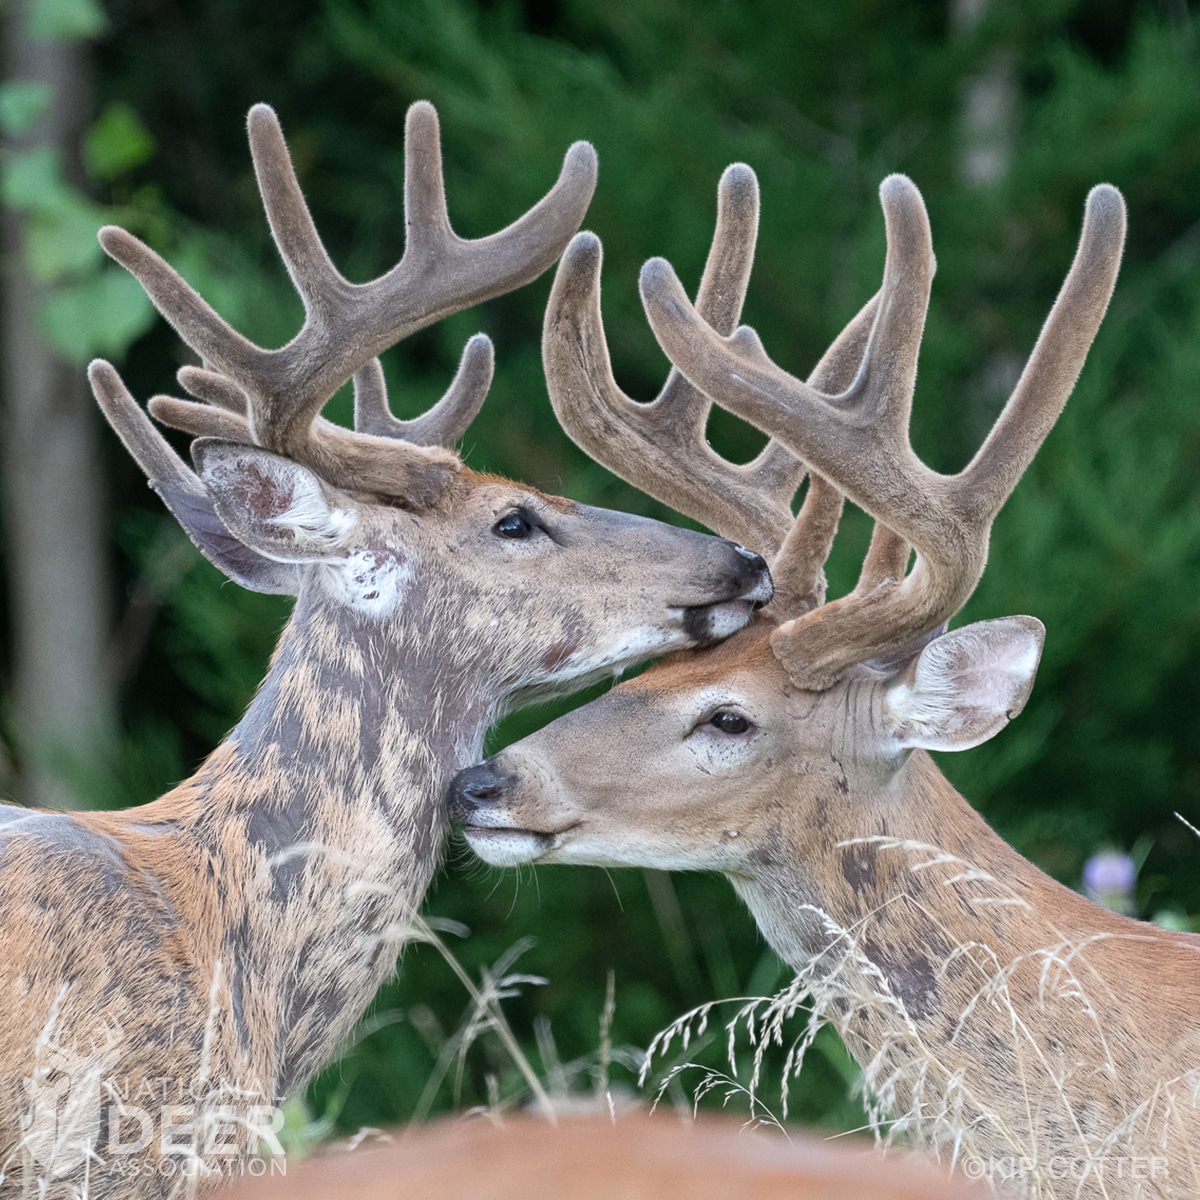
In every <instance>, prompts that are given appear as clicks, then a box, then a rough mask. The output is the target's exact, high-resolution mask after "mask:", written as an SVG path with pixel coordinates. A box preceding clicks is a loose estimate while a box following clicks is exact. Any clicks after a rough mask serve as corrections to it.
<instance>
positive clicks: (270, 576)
mask: <svg viewBox="0 0 1200 1200" xmlns="http://www.w3.org/2000/svg"><path fill="white" fill-rule="evenodd" d="M88 382H89V383H90V384H91V386H92V394H93V395H94V396H95V397H96V402H97V403H98V404H99V405H100V408H101V411H102V412H103V413H104V415H105V417H106V418H107V419H108V423H109V424H110V425H111V426H112V427H113V430H114V432H115V433H116V435H117V436H118V437H119V438H120V439H121V442H122V443H123V444H124V446H125V448H126V450H128V451H129V453H130V455H132V457H133V459H134V461H135V462H136V463H137V464H138V466H139V467H141V468H142V471H143V472H144V473H145V475H146V478H147V480H148V481H149V483H150V486H151V487H152V488H153V489H154V490H155V491H156V492H157V493H158V494H159V496H161V497H162V501H163V503H164V504H165V505H166V506H167V508H169V509H170V510H171V512H172V513H174V514H175V517H176V519H177V520H178V521H179V523H180V525H181V526H183V528H184V530H185V531H186V532H187V534H188V536H189V537H190V538H191V539H192V541H193V542H195V544H196V545H197V547H199V549H200V550H201V552H202V553H203V554H204V556H205V558H207V559H208V560H209V561H210V562H213V563H214V564H216V566H217V567H218V568H219V569H220V570H221V571H223V572H224V573H225V574H226V575H228V576H230V577H231V578H233V579H237V580H239V581H241V582H242V583H244V584H245V585H246V586H247V587H249V588H251V589H252V590H254V591H259V592H268V593H272V594H276V595H295V594H296V592H297V590H298V587H299V579H298V577H297V574H296V571H295V567H294V566H293V565H292V564H287V563H276V562H272V561H270V560H269V559H265V558H261V557H259V556H258V555H256V554H255V553H254V552H253V551H251V550H250V549H248V548H247V547H246V546H243V545H242V544H241V543H240V542H238V541H237V540H236V539H235V538H233V537H231V536H230V535H229V533H228V532H226V531H225V528H224V526H223V525H222V524H221V522H220V520H219V519H218V517H217V514H216V511H215V509H214V507H213V502H212V499H211V498H210V497H209V494H208V491H207V490H206V488H205V487H204V484H203V483H201V481H200V479H199V478H198V477H197V475H196V473H195V472H194V471H193V470H192V469H191V467H189V466H188V465H187V464H186V463H185V462H184V461H183V459H181V458H180V457H179V455H178V454H176V453H175V451H174V450H173V449H172V448H171V446H170V445H169V444H168V442H167V440H166V438H164V437H163V435H162V434H161V433H159V431H158V430H157V429H156V428H155V427H154V424H153V422H152V421H151V420H150V418H149V417H148V416H146V414H145V412H143V411H142V409H141V407H140V406H139V405H138V402H137V401H136V400H135V399H134V398H133V396H132V395H130V393H129V390H128V388H126V387H125V384H124V383H123V382H122V380H121V377H120V375H118V374H117V372H116V370H115V368H114V367H113V366H112V365H111V364H110V363H107V362H105V361H104V360H103V359H99V358H98V359H96V360H95V361H93V362H92V363H91V365H90V366H89V367H88ZM180 403H184V402H183V401H180ZM197 407H203V406H202V405H197Z"/></svg>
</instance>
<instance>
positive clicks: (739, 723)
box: [708, 708, 750, 737]
mask: <svg viewBox="0 0 1200 1200" xmlns="http://www.w3.org/2000/svg"><path fill="white" fill-rule="evenodd" d="M708 723H709V724H710V725H713V726H715V727H716V728H717V729H719V730H720V731H721V732H722V733H727V734H729V735H730V736H731V737H736V736H737V735H738V734H740V733H745V732H746V731H747V730H748V729H749V728H750V722H749V721H748V720H747V719H746V718H745V717H743V716H742V714H741V713H737V712H731V711H730V710H729V709H727V708H723V709H721V710H720V711H719V712H715V713H713V715H712V717H711V718H710V719H709V722H708Z"/></svg>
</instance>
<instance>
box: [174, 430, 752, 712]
mask: <svg viewBox="0 0 1200 1200" xmlns="http://www.w3.org/2000/svg"><path fill="white" fill-rule="evenodd" d="M195 457H196V464H197V471H198V476H199V479H200V481H201V482H202V483H203V485H204V487H205V488H206V490H207V492H208V495H209V497H210V498H211V500H212V503H213V507H214V510H215V513H216V516H217V517H219V519H220V525H221V527H222V529H223V530H224V531H225V533H224V544H223V547H222V549H223V552H224V554H225V557H226V558H227V559H228V558H230V557H234V556H235V555H234V554H232V553H231V543H233V542H234V541H235V540H236V543H237V544H238V545H239V547H240V549H239V550H238V551H237V554H236V557H239V558H240V559H241V560H242V561H243V562H245V561H247V560H251V559H261V560H263V562H264V564H269V566H270V567H272V568H278V569H280V570H284V571H291V572H293V573H294V578H295V581H296V588H297V590H300V591H303V592H304V593H305V599H306V604H307V605H308V606H317V607H319V608H322V609H326V610H330V611H331V612H332V613H333V614H334V619H335V620H338V619H339V618H338V617H337V614H338V613H339V612H341V613H342V616H343V618H344V620H345V621H347V622H351V623H353V624H354V625H355V626H356V630H357V636H358V637H359V638H363V637H368V638H369V637H371V636H372V634H371V630H372V629H374V630H375V633H374V635H373V636H374V637H375V638H376V639H378V640H380V641H382V642H387V641H388V640H395V641H406V642H408V643H410V644H411V643H413V642H419V643H421V644H423V645H424V646H425V647H426V650H427V652H428V653H434V652H435V651H436V650H438V649H439V648H443V647H444V649H443V650H442V652H443V653H444V654H445V656H446V661H447V662H452V663H453V669H454V672H455V673H456V674H461V675H464V676H466V677H476V676H483V677H485V678H486V679H487V680H488V681H489V683H490V685H491V687H492V688H494V689H495V691H496V692H497V693H498V694H499V695H509V694H512V693H518V692H519V693H522V694H523V695H524V694H525V693H527V692H529V693H538V694H542V693H544V692H545V691H547V690H549V691H553V690H555V689H556V688H558V687H564V686H568V685H570V686H575V685H577V684H578V683H579V682H581V681H586V680H588V679H591V678H601V677H604V676H605V675H611V674H612V673H614V672H616V671H620V670H621V669H622V668H624V667H626V666H629V665H630V664H632V663H635V662H639V661H641V660H642V659H644V658H646V657H648V656H650V655H653V654H658V653H661V652H663V651H664V650H670V649H675V648H678V647H681V646H689V645H696V644H700V643H704V642H709V641H713V640H716V639H717V638H721V637H725V636H728V635H729V634H730V633H732V632H734V631H735V630H737V629H739V628H741V627H742V626H743V625H744V624H745V623H746V622H747V621H748V620H749V619H750V615H751V613H752V611H753V609H754V608H755V607H756V606H758V605H759V604H762V603H765V602H766V601H767V600H769V599H770V595H771V585H770V581H769V577H768V575H767V568H766V564H765V563H764V562H763V560H762V559H761V558H759V557H758V556H757V555H753V554H750V553H749V552H748V551H746V550H743V549H741V548H740V547H737V546H735V545H733V544H732V543H731V542H727V541H724V540H722V539H719V538H712V537H707V536H705V535H703V534H698V533H693V532H691V531H690V530H685V529H676V528H674V527H672V526H669V525H663V524H662V523H660V522H658V521H651V520H647V519H645V518H642V517H637V516H631V515H629V514H626V513H617V512H610V511H607V510H605V509H597V508H590V507H588V506H586V505H582V504H576V503H575V502H574V501H571V500H565V499H562V498H559V497H554V496H547V495H544V494H543V493H541V492H538V491H536V490H535V489H532V488H528V487H525V486H523V485H522V484H518V483H509V482H507V481H504V480H498V479H496V478H494V477H491V476H485V475H479V474H477V473H475V472H472V471H469V470H465V469H464V470H463V471H461V472H460V473H459V474H458V475H457V476H456V477H455V479H454V481H453V483H452V484H451V486H450V487H449V488H448V490H447V491H446V493H445V494H444V496H443V497H442V498H441V500H440V501H439V503H438V504H437V505H435V506H434V507H432V508H427V509H424V510H422V511H419V512H413V511H411V510H409V509H406V508H402V507H398V506H397V505H394V504H389V503H387V502H385V501H381V500H379V499H378V498H373V497H364V496H361V495H358V496H356V495H353V494H351V493H349V492H346V491H343V490H341V489H338V488H334V487H331V486H330V485H328V484H326V483H324V482H323V481H322V480H321V479H320V478H319V477H318V476H316V475H315V474H314V473H313V472H311V471H309V470H308V469H307V468H305V467H302V466H299V465H298V464H296V463H294V462H291V461H290V460H288V459H285V458H281V457H280V456H278V455H275V454H272V453H270V452H268V451H264V450H259V449H257V448H254V447H246V446H239V445H234V444H232V443H226V442H220V441H214V440H207V439H206V440H202V441H200V442H199V443H197V447H196V452H195ZM260 569H262V568H261V567H260ZM410 648H411V646H410Z"/></svg>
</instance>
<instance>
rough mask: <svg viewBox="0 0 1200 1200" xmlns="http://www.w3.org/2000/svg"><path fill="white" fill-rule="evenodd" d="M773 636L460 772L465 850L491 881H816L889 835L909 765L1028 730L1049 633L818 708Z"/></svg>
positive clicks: (1016, 626)
mask: <svg viewBox="0 0 1200 1200" xmlns="http://www.w3.org/2000/svg"><path fill="white" fill-rule="evenodd" d="M773 630H774V626H773V625H772V624H771V623H770V622H768V621H765V620H764V621H761V622H759V623H757V624H756V625H755V626H754V627H753V628H752V629H748V630H746V631H744V632H743V633H740V634H738V635H737V636H736V637H734V638H732V639H730V640H729V641H728V642H726V643H725V644H724V645H721V646H717V647H714V648H713V649H711V650H707V651H703V652H699V653H689V654H682V655H679V656H678V657H677V658H676V659H675V660H674V661H672V662H669V663H665V664H663V665H661V666H659V667H657V668H655V669H654V670H652V671H648V672H647V673H646V674H644V675H642V676H639V677H638V678H637V679H633V680H629V681H628V682H626V683H623V684H621V685H620V686H619V687H616V688H614V689H613V690H612V691H611V692H609V693H608V694H607V695H605V696H602V697H601V698H600V699H599V700H596V701H593V702H592V703H591V704H588V705H585V706H584V707H583V708H581V709H577V710H576V711H575V712H573V713H570V714H568V715H567V716H565V717H562V718H560V719H559V720H557V721H555V722H553V723H552V724H550V725H548V726H547V727H546V728H545V729H542V730H540V731H539V732H537V733H535V734H533V735H531V736H530V737H527V738H525V739H523V740H522V741H520V742H517V743H516V744H515V745H513V746H510V747H509V748H508V749H507V750H505V751H503V752H502V753H500V754H497V755H495V756H494V757H493V758H491V759H489V760H488V761H487V762H486V763H482V764H480V765H479V766H476V767H471V768H469V769H468V770H466V771H463V772H460V774H459V775H458V776H457V778H456V779H455V781H454V783H453V784H452V787H451V810H452V813H453V814H454V815H455V816H456V817H457V818H458V819H459V820H461V821H462V822H463V831H464V833H465V835H466V838H467V842H468V844H469V845H470V846H471V848H472V849H473V850H474V851H475V852H476V853H477V854H478V855H479V856H480V857H481V858H483V859H484V860H485V861H486V862H489V863H492V864H494V865H496V866H514V865H517V864H520V863H526V862H547V863H551V862H556V863H576V864H581V865H588V866H606V867H618V866H643V867H656V868H659V869H661V870H717V871H724V872H725V873H727V874H730V875H733V876H737V877H742V878H753V877H755V876H756V875H758V874H759V873H761V872H764V871H767V872H770V871H773V870H776V869H777V868H779V867H781V866H784V865H785V861H784V860H785V858H786V865H788V866H790V867H792V868H793V869H795V868H797V867H802V866H803V865H804V864H805V863H814V864H817V865H816V869H820V867H819V862H820V859H819V858H817V857H815V852H816V851H817V850H818V849H825V850H828V849H829V848H830V847H831V846H832V844H833V843H834V842H835V841H837V840H838V838H839V837H840V836H841V835H842V833H845V834H846V836H853V831H854V830H856V829H858V830H861V829H866V828H876V827H878V826H879V824H880V822H879V821H878V820H876V819H875V818H876V816H877V815H878V814H882V815H883V817H884V824H885V826H886V817H887V815H888V807H889V805H892V804H894V803H896V797H895V796H893V794H892V792H891V788H890V785H891V783H892V781H893V780H894V779H896V777H897V776H898V775H900V774H901V773H902V772H903V770H904V766H905V763H906V761H907V759H908V755H909V752H910V751H911V750H913V749H918V748H924V749H937V750H965V749H968V748H969V747H971V746H977V745H979V744H980V743H981V742H983V741H986V740H987V739H988V738H990V737H991V736H992V735H993V734H995V733H997V732H999V730H1000V729H1002V728H1003V727H1004V725H1005V724H1007V722H1008V721H1009V720H1010V719H1011V718H1012V717H1014V716H1016V715H1017V713H1019V712H1020V710H1021V708H1022V707H1024V704H1025V701H1026V699H1027V697H1028V695H1029V691H1030V689H1031V688H1032V686H1033V676H1034V672H1035V671H1036V669H1037V663H1038V658H1039V655H1040V651H1041V644H1042V633H1043V631H1042V628H1041V625H1040V624H1039V623H1038V622H1037V621H1035V620H1033V619H1032V618H1030V617H1015V618H1009V619H1005V620H998V621H985V622H980V623H978V624H975V625H969V626H966V627H964V628H963V629H959V630H955V631H954V632H953V633H947V634H943V635H942V637H940V638H937V639H935V640H934V641H932V642H930V643H929V644H928V645H926V646H925V647H923V648H922V649H921V650H920V651H919V652H917V653H915V654H914V655H913V656H912V657H911V658H910V659H909V660H908V661H906V662H905V663H903V664H901V665H899V666H892V667H889V668H886V669H884V668H879V667H874V666H861V667H858V668H855V669H854V670H851V671H848V672H846V673H845V674H844V675H843V677H842V678H841V679H839V680H838V682H837V683H835V684H834V685H833V686H832V687H830V688H827V689H825V690H823V691H819V692H816V691H808V690H805V689H804V688H800V687H797V686H796V685H795V684H794V683H793V682H792V681H791V680H790V679H789V677H788V674H787V672H786V671H785V670H784V668H783V667H782V665H781V664H780V663H779V661H778V659H777V658H776V657H775V654H774V652H773V651H772V649H771V644H770V635H771V633H772V632H773ZM898 815H899V814H898V813H894V814H893V820H895V818H896V816H898Z"/></svg>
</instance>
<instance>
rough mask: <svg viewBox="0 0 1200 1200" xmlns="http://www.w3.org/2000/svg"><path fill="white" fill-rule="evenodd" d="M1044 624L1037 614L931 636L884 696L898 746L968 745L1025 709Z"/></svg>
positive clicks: (963, 747) (888, 721)
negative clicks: (929, 640) (1035, 616)
mask: <svg viewBox="0 0 1200 1200" xmlns="http://www.w3.org/2000/svg"><path fill="white" fill-rule="evenodd" d="M1045 636H1046V630H1045V627H1044V626H1043V625H1042V623H1041V621H1038V620H1036V619H1035V618H1034V617H1003V618H1001V619H999V620H996V621H979V622H977V623H976V624H974V625H965V626H963V628H961V629H955V630H953V631H952V632H950V633H946V634H943V635H942V636H941V637H939V638H936V639H934V640H933V641H932V642H930V643H929V644H928V645H927V646H925V647H924V649H922V650H921V652H920V653H919V654H918V655H917V656H916V657H915V658H914V659H913V660H912V661H911V662H910V663H909V664H908V666H907V667H906V668H905V669H904V671H903V672H902V673H901V675H900V676H899V678H898V679H897V680H896V681H895V682H894V683H893V684H892V685H891V687H889V688H888V690H887V693H886V696H885V717H884V719H885V722H886V724H887V726H888V728H889V730H890V731H891V741H892V744H893V745H894V746H895V747H896V748H897V749H922V750H969V749H970V748H971V747H972V746H978V745H980V743H982V742H986V741H987V740H988V738H990V737H992V736H993V735H994V734H996V733H999V732H1000V730H1001V729H1003V728H1004V726H1005V725H1007V724H1008V722H1009V721H1010V720H1012V718H1013V717H1015V716H1016V715H1017V714H1018V713H1019V712H1020V711H1021V709H1023V708H1024V707H1025V701H1026V700H1028V699H1029V693H1030V692H1031V691H1032V690H1033V678H1034V676H1035V675H1036V674H1037V667H1038V660H1039V659H1040V658H1041V656H1042V642H1043V639H1044V638H1045Z"/></svg>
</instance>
